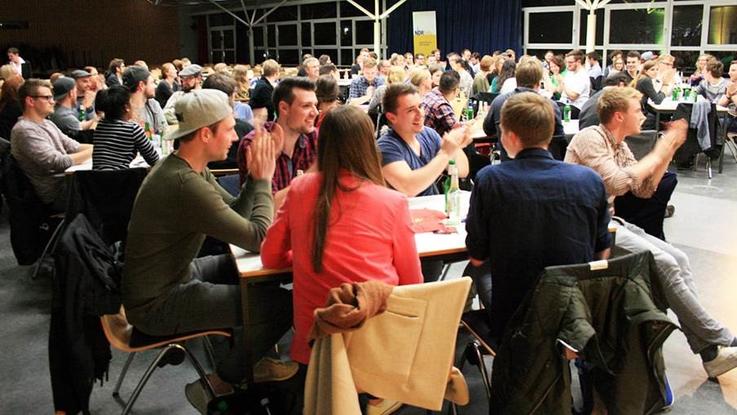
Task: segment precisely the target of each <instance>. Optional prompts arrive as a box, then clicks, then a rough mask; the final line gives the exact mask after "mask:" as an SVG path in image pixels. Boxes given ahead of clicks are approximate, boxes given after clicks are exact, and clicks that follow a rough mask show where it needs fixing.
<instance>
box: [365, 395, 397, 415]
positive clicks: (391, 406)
mask: <svg viewBox="0 0 737 415" xmlns="http://www.w3.org/2000/svg"><path fill="white" fill-rule="evenodd" d="M401 407H402V403H401V402H398V401H390V400H389V399H382V400H381V402H378V403H375V404H374V403H371V402H369V404H368V405H366V415H389V414H393V413H394V412H397V411H398V410H399V408H401Z"/></svg>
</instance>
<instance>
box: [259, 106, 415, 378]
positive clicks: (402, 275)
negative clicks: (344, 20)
mask: <svg viewBox="0 0 737 415" xmlns="http://www.w3.org/2000/svg"><path fill="white" fill-rule="evenodd" d="M317 148H318V156H317V168H318V171H317V172H315V173H307V174H305V175H302V176H300V177H297V178H296V179H294V180H293V181H292V184H291V186H290V187H289V192H288V193H287V196H286V199H285V201H284V204H283V205H282V207H281V208H280V209H279V211H278V212H277V214H276V219H275V220H274V223H273V225H272V226H271V227H270V228H269V230H268V231H267V233H266V239H265V240H264V242H263V245H262V246H261V261H262V262H263V265H264V267H266V268H274V269H280V268H286V267H290V266H291V267H292V270H293V275H294V291H293V303H294V327H295V333H294V338H293V340H292V347H291V356H292V359H293V360H294V361H296V362H298V363H300V364H302V365H307V364H308V363H309V361H310V346H309V344H308V343H307V335H308V333H309V330H310V327H311V326H312V323H313V312H314V310H315V309H316V308H318V307H323V306H324V305H325V301H326V299H327V295H328V291H329V290H330V289H331V288H334V287H337V286H339V285H340V284H341V283H352V282H363V281H368V280H379V281H383V282H385V283H387V284H391V285H404V284H416V283H421V282H422V273H421V271H420V260H419V257H418V255H417V250H416V247H415V240H414V234H413V232H412V229H411V228H410V224H411V219H410V214H409V208H408V204H407V198H406V197H404V195H402V194H401V193H399V192H397V191H394V190H390V189H388V188H386V187H385V182H384V177H383V176H382V173H381V156H380V154H379V151H378V149H377V148H376V144H375V140H374V130H373V125H372V124H371V120H370V119H369V117H368V116H367V115H366V114H365V113H364V112H363V111H361V109H359V108H356V107H353V106H341V107H338V108H335V109H333V110H332V111H330V112H329V113H328V115H327V116H325V120H324V121H323V123H322V126H321V127H320V135H319V137H318V145H317ZM303 369H304V368H303Z"/></svg>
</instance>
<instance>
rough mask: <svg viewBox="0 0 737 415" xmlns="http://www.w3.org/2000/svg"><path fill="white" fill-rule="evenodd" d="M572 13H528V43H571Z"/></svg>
mask: <svg viewBox="0 0 737 415" xmlns="http://www.w3.org/2000/svg"><path fill="white" fill-rule="evenodd" d="M572 31H573V12H545V13H530V28H529V31H528V33H529V40H530V43H571V32H572Z"/></svg>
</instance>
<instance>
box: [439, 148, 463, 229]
mask: <svg viewBox="0 0 737 415" xmlns="http://www.w3.org/2000/svg"><path fill="white" fill-rule="evenodd" d="M443 187H444V190H445V214H446V215H447V216H448V220H447V221H446V223H447V224H448V225H450V226H453V225H458V224H460V223H461V189H460V188H459V187H458V166H456V162H455V160H451V161H450V162H448V177H447V178H446V179H445V185H444V186H443Z"/></svg>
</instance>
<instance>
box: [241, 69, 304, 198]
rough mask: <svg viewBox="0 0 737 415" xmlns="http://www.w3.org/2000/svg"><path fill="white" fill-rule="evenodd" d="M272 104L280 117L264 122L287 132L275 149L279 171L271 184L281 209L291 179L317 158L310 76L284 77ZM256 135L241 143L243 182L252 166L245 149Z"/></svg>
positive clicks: (277, 129)
mask: <svg viewBox="0 0 737 415" xmlns="http://www.w3.org/2000/svg"><path fill="white" fill-rule="evenodd" d="M272 105H273V107H274V108H276V111H277V112H278V114H279V116H278V117H277V119H276V121H274V122H267V123H266V124H264V128H265V129H266V131H267V132H276V131H279V132H280V133H283V135H284V141H283V142H282V143H281V145H280V146H279V148H277V151H276V172H275V173H274V177H273V179H272V184H271V191H272V193H274V204H275V207H276V208H277V209H278V208H279V206H281V203H282V201H283V200H284V197H285V196H286V194H287V188H288V187H289V183H291V182H292V179H293V178H295V177H297V176H298V175H300V174H302V173H305V172H307V171H308V170H309V169H310V168H311V167H312V164H313V163H314V161H315V160H317V132H316V130H315V119H317V96H315V84H314V83H313V82H312V81H310V80H309V79H307V78H294V77H293V78H284V79H282V80H281V82H279V84H278V85H277V86H276V88H275V89H274V94H273V103H272ZM256 134H257V132H256V130H254V131H251V132H250V133H249V134H248V135H246V136H245V137H244V138H243V140H241V143H240V148H239V150H238V157H239V160H238V170H239V172H240V175H241V183H243V182H245V181H246V179H247V178H248V172H249V169H250V166H249V165H248V160H247V159H246V158H245V157H244V155H245V151H246V149H247V148H248V147H249V146H250V145H251V140H253V138H254V137H255V136H256Z"/></svg>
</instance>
